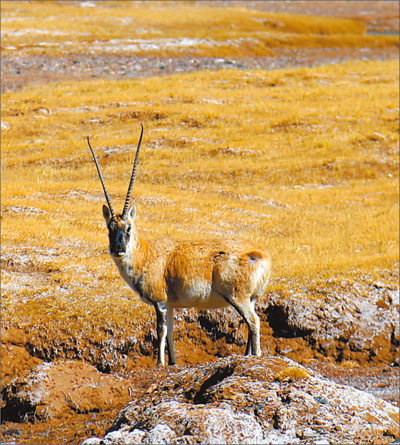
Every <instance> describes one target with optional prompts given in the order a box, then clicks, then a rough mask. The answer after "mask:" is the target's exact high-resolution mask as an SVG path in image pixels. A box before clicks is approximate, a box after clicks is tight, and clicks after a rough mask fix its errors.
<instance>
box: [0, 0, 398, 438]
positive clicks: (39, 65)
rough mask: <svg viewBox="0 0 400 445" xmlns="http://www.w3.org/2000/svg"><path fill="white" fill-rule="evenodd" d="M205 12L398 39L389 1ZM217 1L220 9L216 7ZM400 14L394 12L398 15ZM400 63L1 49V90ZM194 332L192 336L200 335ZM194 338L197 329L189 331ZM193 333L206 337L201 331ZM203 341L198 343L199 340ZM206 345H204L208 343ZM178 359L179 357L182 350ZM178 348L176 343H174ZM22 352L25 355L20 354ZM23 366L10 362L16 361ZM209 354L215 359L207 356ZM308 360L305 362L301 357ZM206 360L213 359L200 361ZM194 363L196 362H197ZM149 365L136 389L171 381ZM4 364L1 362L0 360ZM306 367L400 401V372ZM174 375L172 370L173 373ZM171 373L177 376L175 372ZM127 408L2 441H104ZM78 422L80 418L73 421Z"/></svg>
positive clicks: (254, 4) (314, 52)
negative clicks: (335, 20)
mask: <svg viewBox="0 0 400 445" xmlns="http://www.w3.org/2000/svg"><path fill="white" fill-rule="evenodd" d="M202 3H207V4H208V6H212V7H214V6H220V7H226V8H229V7H232V6H233V5H232V3H234V4H235V5H234V6H235V7H238V6H243V7H246V8H249V9H258V10H262V11H266V12H267V11H268V12H287V13H297V14H313V15H332V16H336V17H346V18H357V19H359V20H362V21H364V22H365V23H366V25H367V29H368V32H371V33H396V32H398V29H399V28H398V26H399V15H398V10H399V5H398V3H397V2H392V1H368V2H366V1H346V2H342V1H330V2H326V1H315V2H310V1H306V2H305V1H297V2H281V1H246V2H227V1H223V2H202ZM216 3H218V5H216ZM396 11H397V12H396ZM394 58H398V49H396V48H387V49H374V48H365V49H363V50H362V51H360V50H358V49H357V50H353V49H332V50H327V49H325V50H322V49H307V50H306V49H304V50H288V49H286V50H282V51H281V52H280V53H279V54H277V55H276V56H274V57H265V58H240V57H236V58H234V59H230V58H229V59H228V58H226V59H212V58H195V59H194V58H193V57H181V58H176V59H171V58H167V57H141V58H140V57H127V56H120V55H118V54H100V55H98V56H97V57H96V58H89V57H86V56H85V55H82V54H76V55H71V54H69V55H66V56H62V57H61V56H60V57H47V56H39V55H35V56H27V57H20V56H19V54H18V52H13V51H4V50H3V51H2V54H1V91H2V92H7V91H15V90H17V89H20V88H23V87H24V86H26V85H29V84H32V83H35V82H54V81H60V80H83V79H90V78H103V77H104V78H112V79H120V78H134V77H149V76H160V75H168V74H171V73H179V72H190V71H195V70H202V69H207V70H217V69H223V68H227V67H229V68H238V69H252V68H262V69H278V68H283V67H290V66H301V65H304V66H312V65H322V64H333V63H338V62H342V61H345V60H351V59H370V60H386V59H394ZM197 331H198V330H196V332H197ZM193 332H194V331H193ZM18 335H19V334H18V332H16V333H15V335H13V336H12V338H10V339H9V341H5V342H3V344H2V348H4V349H5V350H6V355H7V351H11V349H13V352H12V354H11V353H10V356H11V357H13V360H12V363H11V362H10V363H8V365H9V367H10V369H11V368H12V369H13V372H14V373H15V375H18V374H20V373H22V374H23V373H24V372H25V370H26V369H25V368H28V369H29V368H32V367H33V366H35V365H36V364H37V363H40V361H41V360H39V359H38V358H36V357H32V356H30V355H29V354H28V355H26V350H25V349H24V348H23V347H21V345H22V344H23V339H18ZM193 335H199V336H204V335H205V334H204V333H200V332H199V333H198V334H193ZM195 340H198V341H199V342H200V343H201V341H202V340H201V338H197V339H195ZM207 341H209V339H208V340H207ZM181 347H182V350H181V351H180V353H181V354H182V355H183V354H184V353H189V352H190V351H189V352H188V351H184V346H182V345H181ZM178 348H179V345H178ZM24 354H25V355H24ZM18 355H19V356H20V361H18V362H17V361H15V358H16V357H17V356H18ZM211 355H212V354H211ZM304 358H305V359H306V358H307V357H304ZM203 359H204V360H209V359H210V356H206V355H205V356H204V357H200V360H203ZM197 360H199V357H197V358H196V359H193V360H192V362H193V363H195V362H196V361H197ZM144 361H145V362H146V364H147V367H143V364H142V366H141V367H137V368H135V369H133V370H132V371H131V372H130V373H129V375H125V376H124V377H125V378H127V379H129V380H130V381H131V382H132V384H133V386H135V385H136V387H137V388H142V389H143V388H151V387H152V385H154V384H155V383H156V382H157V381H158V380H159V379H160V378H161V377H165V376H167V375H168V372H170V371H168V370H166V369H157V370H155V369H154V368H152V367H151V366H152V358H150V357H145V358H144ZM3 366H4V362H3ZM308 366H310V367H312V368H313V369H315V370H318V371H319V372H321V373H323V374H324V375H325V376H327V377H329V378H331V379H333V380H334V381H336V382H341V383H346V384H350V385H352V386H354V387H357V388H360V389H368V391H370V392H372V393H374V394H375V395H377V396H379V397H382V398H384V399H385V400H387V401H390V402H392V403H398V368H395V367H393V366H389V365H388V364H375V365H374V366H361V367H360V366H355V365H354V366H350V365H349V367H348V368H344V367H343V366H339V365H338V364H336V363H334V362H333V361H332V360H328V361H321V360H318V361H317V360H311V361H309V362H308ZM177 370H178V369H176V370H175V371H177ZM175 371H174V372H175ZM125 403H126V401H125V400H122V399H121V400H120V401H119V402H117V403H115V404H114V405H113V406H112V407H111V408H110V409H109V410H108V411H104V412H98V413H96V412H91V413H86V414H81V415H80V416H76V415H70V416H66V417H64V418H62V419H56V420H47V421H42V422H35V423H22V424H20V423H14V422H11V421H8V422H6V423H5V424H3V425H2V431H1V439H2V440H1V442H2V443H27V444H28V443H29V444H39V443H47V444H49V443H53V444H55V443H57V444H61V443H80V442H81V441H82V440H83V439H84V438H85V437H89V436H91V435H98V436H101V435H103V434H104V432H105V430H106V429H107V428H108V427H109V426H110V424H111V423H112V421H113V420H114V418H115V417H116V414H117V413H118V412H119V410H120V409H121V408H122V407H123V406H124V404H125ZM78 417H79V418H78Z"/></svg>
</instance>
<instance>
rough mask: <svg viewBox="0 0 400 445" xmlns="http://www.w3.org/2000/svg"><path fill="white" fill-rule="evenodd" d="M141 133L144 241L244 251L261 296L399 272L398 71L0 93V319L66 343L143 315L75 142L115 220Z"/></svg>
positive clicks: (181, 79)
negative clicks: (254, 265) (228, 243)
mask: <svg viewBox="0 0 400 445" xmlns="http://www.w3.org/2000/svg"><path fill="white" fill-rule="evenodd" d="M140 122H142V123H143V125H144V127H145V135H144V141H143V150H142V154H141V162H140V165H139V168H138V173H137V179H136V182H135V187H134V199H135V200H136V202H137V204H138V220H137V221H138V225H139V227H140V228H141V230H142V233H143V235H144V236H147V237H158V236H165V235H168V236H173V237H177V238H180V239H188V238H201V237H215V236H240V237H243V238H250V239H255V240H257V241H258V242H259V243H262V244H265V245H266V246H267V247H268V248H269V249H270V250H271V252H272V255H273V259H274V264H273V278H272V283H271V288H272V289H273V288H282V287H283V288H285V289H292V290H293V291H295V290H296V287H298V286H300V287H301V286H304V285H306V283H307V282H311V281H312V280H317V281H318V282H319V283H320V284H321V286H323V283H324V281H325V280H326V279H338V280H341V279H342V278H343V277H346V276H347V277H349V276H350V277H353V278H354V279H355V280H357V279H365V277H371V278H370V279H380V278H381V275H382V274H381V273H382V271H384V270H390V271H392V272H396V270H397V266H396V265H397V264H398V229H399V227H398V64H397V62H355V63H345V64H342V65H336V66H327V67H319V68H309V69H304V68H302V69H289V70H279V71H273V72H265V71H249V72H243V71H233V70H232V71H220V72H214V73H213V72H211V73H210V72H199V73H193V74H185V75H174V76H170V77H165V78H149V79H140V80H132V81H105V80H93V81H89V82H65V83H57V84H51V85H47V84H46V85H36V86H32V87H30V88H26V89H24V90H21V91H18V92H13V93H6V94H4V95H3V96H2V153H1V156H2V165H1V167H2V190H1V193H2V233H1V240H2V261H3V270H2V284H3V299H2V304H3V313H2V317H3V320H5V321H7V320H11V321H18V324H19V325H20V326H32V329H33V330H37V331H38V335H40V334H41V333H42V327H43V326H47V328H46V329H47V333H46V335H50V334H49V330H50V331H51V330H54V329H55V330H57V336H58V338H60V335H61V336H62V335H65V337H66V340H65V342H67V339H68V341H70V342H71V341H72V340H71V338H74V336H76V338H78V340H76V339H75V340H73V341H78V342H79V338H81V337H82V336H83V337H85V336H92V337H93V338H96V335H98V332H103V330H107V329H109V330H110V332H114V331H115V332H117V331H118V332H121V330H122V331H126V332H128V333H129V332H133V331H134V326H135V323H136V322H137V321H138V320H141V321H143V320H146V319H148V317H149V316H150V317H152V312H151V308H146V307H145V306H144V305H142V304H141V303H139V301H138V300H137V299H135V297H134V295H133V294H132V292H131V291H130V290H128V289H127V287H126V286H125V284H124V283H123V281H122V280H121V279H120V278H119V277H118V274H117V271H116V269H115V267H114V265H113V264H112V262H111V259H110V258H109V257H108V255H107V233H106V228H105V226H104V223H103V220H102V216H101V205H102V203H103V202H104V197H103V193H102V190H101V186H100V183H99V181H98V178H97V173H96V171H95V168H94V165H93V162H92V160H91V157H90V153H89V151H88V148H87V145H86V140H85V137H86V135H90V136H91V141H92V145H93V146H94V147H95V149H96V152H97V154H98V157H99V159H100V163H101V164H102V166H103V173H104V176H105V179H106V183H107V186H108V189H109V192H110V193H111V195H112V197H113V200H114V205H115V207H116V208H117V210H120V209H119V208H120V207H122V205H123V199H124V196H125V193H126V188H127V183H128V180H129V174H130V169H131V162H132V160H133V156H134V148H135V146H136V143H137V138H138V135H139V128H140V127H139V123H140ZM52 320H57V323H56V324H54V322H53V321H52ZM63 332H64V334H63ZM116 336H117V338H116V340H115V341H118V335H117V334H116ZM121 341H122V340H121ZM124 341H125V340H124ZM49 347H50V346H49Z"/></svg>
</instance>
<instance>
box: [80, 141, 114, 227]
mask: <svg viewBox="0 0 400 445" xmlns="http://www.w3.org/2000/svg"><path fill="white" fill-rule="evenodd" d="M87 143H88V145H89V148H90V151H91V153H92V156H93V159H94V163H95V164H96V168H97V173H98V174H99V178H100V182H101V185H102V186H103V191H104V195H105V197H106V200H107V204H108V208H109V209H110V212H111V219H115V213H114V209H113V207H112V204H111V198H110V195H109V194H108V192H107V189H106V185H105V183H104V179H103V175H102V174H101V170H100V166H99V163H98V162H97V159H96V155H95V154H94V151H93V149H92V147H91V145H90V141H89V136H88V137H87Z"/></svg>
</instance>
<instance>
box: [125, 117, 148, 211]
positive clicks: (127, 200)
mask: <svg viewBox="0 0 400 445" xmlns="http://www.w3.org/2000/svg"><path fill="white" fill-rule="evenodd" d="M140 125H141V126H142V131H141V133H140V138H139V142H138V146H137V149H136V156H135V162H134V163H133V169H132V175H131V180H130V182H129V187H128V192H127V194H126V199H125V205H124V210H123V211H122V216H121V218H122V219H125V218H126V212H127V211H128V209H129V201H130V199H131V192H132V185H133V180H134V179H135V173H136V166H137V163H138V160H139V151H140V145H141V143H142V137H143V124H140Z"/></svg>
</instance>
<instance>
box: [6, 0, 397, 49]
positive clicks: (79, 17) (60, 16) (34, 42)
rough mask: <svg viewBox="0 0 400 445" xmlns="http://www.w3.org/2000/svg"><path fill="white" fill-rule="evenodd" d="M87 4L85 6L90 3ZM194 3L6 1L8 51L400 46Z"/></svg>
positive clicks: (309, 21) (359, 31)
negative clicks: (194, 5)
mask: <svg viewBox="0 0 400 445" xmlns="http://www.w3.org/2000/svg"><path fill="white" fill-rule="evenodd" d="M84 6H86V7H84ZM196 6H197V7H193V4H191V2H179V3H176V2H153V1H152V2H140V1H132V2H128V1H122V2H107V1H104V2H103V1H102V2H48V1H47V2H39V1H34V2H7V1H5V2H2V4H1V8H2V15H4V16H5V18H4V20H2V46H3V50H6V51H7V50H18V51H19V52H20V54H36V55H40V54H47V55H53V56H57V55H60V54H62V55H65V54H76V53H80V52H82V51H83V52H85V53H86V51H87V50H88V48H89V52H90V53H91V54H92V55H94V54H97V53H99V52H102V51H106V52H109V53H121V52H122V53H124V52H127V53H129V54H133V53H134V54H136V55H154V54H162V55H164V56H168V57H174V56H179V55H181V54H183V53H185V54H186V55H188V54H191V55H193V56H196V55H197V56H208V57H224V56H231V57H233V56H266V55H269V54H272V53H273V51H275V50H278V49H279V48H292V47H295V48H298V47H300V48H305V47H309V48H365V47H368V48H371V47H387V46H393V45H394V46H398V42H399V38H398V36H393V35H392V36H391V35H382V36H370V35H367V34H366V33H365V25H364V24H363V23H361V22H360V21H357V20H348V19H337V18H329V17H313V16H301V15H289V14H272V13H262V12H256V11H251V10H247V9H241V8H231V9H230V10H229V12H227V10H226V9H223V8H207V7H204V6H201V3H200V5H196Z"/></svg>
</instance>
